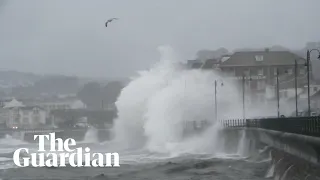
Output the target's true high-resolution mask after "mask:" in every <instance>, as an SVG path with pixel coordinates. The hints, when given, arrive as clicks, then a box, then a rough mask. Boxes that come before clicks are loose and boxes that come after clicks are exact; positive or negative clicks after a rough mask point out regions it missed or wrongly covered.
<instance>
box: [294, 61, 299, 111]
mask: <svg viewBox="0 0 320 180" xmlns="http://www.w3.org/2000/svg"><path fill="white" fill-rule="evenodd" d="M297 73H298V63H297V60H294V81H295V82H294V88H295V95H296V117H298V80H297V76H298V74H297Z"/></svg>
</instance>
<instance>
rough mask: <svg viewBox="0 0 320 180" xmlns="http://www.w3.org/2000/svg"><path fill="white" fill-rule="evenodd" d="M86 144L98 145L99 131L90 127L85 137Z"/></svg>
mask: <svg viewBox="0 0 320 180" xmlns="http://www.w3.org/2000/svg"><path fill="white" fill-rule="evenodd" d="M83 142H84V143H97V142H98V130H97V129H96V128H94V127H92V126H91V127H90V128H89V129H88V130H87V132H86V134H85V136H84V140H83Z"/></svg>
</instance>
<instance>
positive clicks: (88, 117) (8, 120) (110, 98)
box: [0, 82, 122, 129]
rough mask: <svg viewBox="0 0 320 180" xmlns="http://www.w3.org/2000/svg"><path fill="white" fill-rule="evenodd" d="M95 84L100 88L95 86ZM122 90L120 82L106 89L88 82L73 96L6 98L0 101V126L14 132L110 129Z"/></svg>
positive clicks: (39, 94)
mask: <svg viewBox="0 0 320 180" xmlns="http://www.w3.org/2000/svg"><path fill="white" fill-rule="evenodd" d="M96 84H97V85H99V86H94V85H96ZM107 84H108V83H107ZM115 85H118V86H115ZM61 86H63V85H60V89H62V88H61ZM93 87H96V89H94V88H93ZM121 88H122V86H120V85H119V83H117V82H110V84H109V86H106V87H103V86H101V87H100V84H99V83H98V82H89V83H86V84H84V85H83V86H82V87H80V88H79V90H78V92H76V93H73V94H63V93H59V91H56V92H53V93H52V92H51V93H38V97H35V96H34V95H32V96H30V95H20V94H19V95H17V97H14V96H13V97H12V96H3V97H2V98H1V99H0V126H1V128H12V129H18V128H24V129H35V128H76V127H89V126H96V127H103V126H110V125H111V124H112V120H113V119H114V118H115V116H116V113H117V112H116V109H115V105H114V103H115V100H116V98H117V96H118V94H119V93H120V90H121ZM56 89H58V88H56ZM86 89H89V90H90V91H87V90H86ZM103 89H105V91H102V90H103ZM60 92H61V91H60ZM97 92H100V94H99V93H97Z"/></svg>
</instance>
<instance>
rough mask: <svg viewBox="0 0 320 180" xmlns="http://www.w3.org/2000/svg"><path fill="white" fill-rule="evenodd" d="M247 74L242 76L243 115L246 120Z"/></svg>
mask: <svg viewBox="0 0 320 180" xmlns="http://www.w3.org/2000/svg"><path fill="white" fill-rule="evenodd" d="M245 78H246V77H245V74H243V75H242V114H243V119H246V103H245ZM249 81H251V76H250V78H249Z"/></svg>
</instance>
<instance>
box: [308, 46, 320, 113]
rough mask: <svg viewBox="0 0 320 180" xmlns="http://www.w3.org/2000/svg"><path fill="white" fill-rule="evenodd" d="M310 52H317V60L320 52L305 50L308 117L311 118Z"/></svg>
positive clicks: (319, 57)
mask: <svg viewBox="0 0 320 180" xmlns="http://www.w3.org/2000/svg"><path fill="white" fill-rule="evenodd" d="M312 51H318V53H319V56H318V59H320V51H319V50H318V49H311V50H307V64H306V65H307V71H308V72H307V73H308V74H307V75H308V77H307V78H308V116H311V110H310V109H311V108H310V54H311V52H312Z"/></svg>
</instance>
